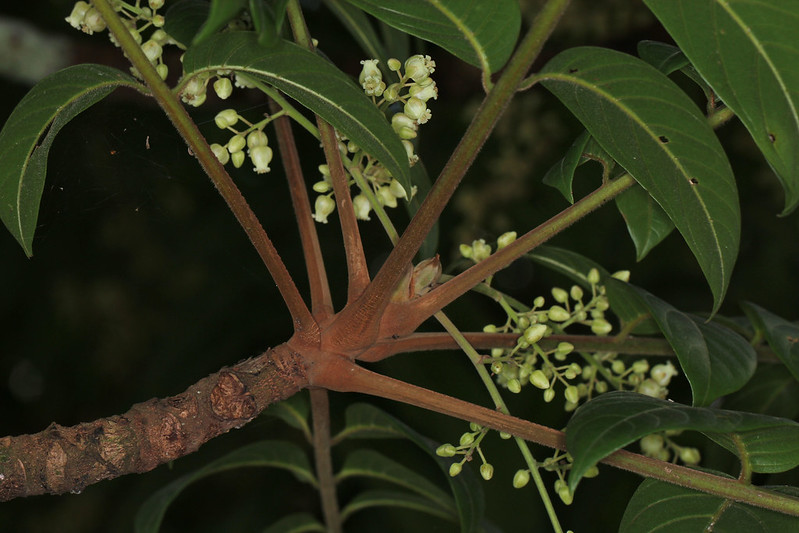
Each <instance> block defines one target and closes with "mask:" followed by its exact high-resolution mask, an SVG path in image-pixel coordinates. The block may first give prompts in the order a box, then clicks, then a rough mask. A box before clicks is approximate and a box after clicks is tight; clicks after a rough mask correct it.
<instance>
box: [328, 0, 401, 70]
mask: <svg viewBox="0 0 799 533" xmlns="http://www.w3.org/2000/svg"><path fill="white" fill-rule="evenodd" d="M325 5H326V6H327V8H328V9H329V10H330V11H332V12H333V14H334V15H335V16H336V18H337V19H338V20H339V22H341V24H342V25H343V26H344V27H345V28H347V31H349V32H350V35H352V36H353V37H354V38H355V40H356V41H357V42H358V45H359V46H360V47H361V50H363V51H364V53H365V54H366V56H367V58H369V59H379V60H380V68H381V70H383V75H384V76H388V74H389V72H390V71H389V70H388V68H387V67H386V61H387V60H388V55H386V51H385V48H384V47H383V43H382V42H381V41H380V38H379V37H378V36H377V32H376V31H375V29H374V27H372V22H371V21H370V20H369V17H367V16H366V15H365V14H364V12H363V11H362V10H360V9H358V8H357V7H355V6H353V5H351V4H349V3H347V2H346V1H345V0H325Z"/></svg>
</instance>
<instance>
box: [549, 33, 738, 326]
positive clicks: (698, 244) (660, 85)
mask: <svg viewBox="0 0 799 533" xmlns="http://www.w3.org/2000/svg"><path fill="white" fill-rule="evenodd" d="M541 77H542V83H543V84H544V85H545V86H546V87H547V89H549V90H550V91H552V92H553V93H554V94H555V96H557V97H558V98H559V99H560V100H561V101H562V102H563V103H564V104H565V105H566V107H568V108H569V110H571V112H572V113H574V115H575V116H576V117H577V118H578V119H579V120H580V122H582V123H583V124H584V125H585V127H586V128H587V129H588V131H589V132H591V135H592V136H594V138H596V140H597V142H599V144H600V145H602V147H603V148H604V149H605V150H606V151H607V152H608V153H609V154H610V155H611V157H613V159H615V160H616V161H617V162H618V163H619V164H621V165H622V166H623V167H624V168H625V169H626V170H627V171H628V172H629V173H630V174H631V175H632V176H633V177H634V178H635V179H636V181H638V183H640V184H641V185H642V186H643V187H644V189H646V190H647V192H649V194H650V195H651V196H652V197H653V198H654V199H655V201H657V202H658V204H660V206H661V207H662V208H663V209H664V211H665V212H666V213H667V214H668V215H669V217H670V218H671V220H672V221H673V222H674V224H675V225H676V226H677V229H679V231H680V233H681V234H682V236H683V238H684V239H685V241H686V242H687V243H688V246H689V247H690V248H691V251H692V252H693V254H694V256H695V257H696V258H697V261H698V262H699V265H700V266H701V268H702V271H703V272H704V274H705V277H706V278H707V281H708V283H709V284H710V288H711V290H712V292H713V297H714V306H713V311H714V312H715V311H716V310H718V307H719V306H720V305H721V301H722V300H723V298H724V294H725V292H726V290H727V286H728V284H729V280H730V276H731V274H732V267H733V264H734V262H735V258H736V256H737V254H738V244H739V233H740V218H741V216H740V211H739V208H738V194H737V190H736V186H735V180H734V179H733V175H732V170H731V169H730V164H729V162H728V161H727V158H726V156H725V154H724V151H723V150H722V148H721V144H720V143H719V141H718V139H717V138H716V136H715V134H714V133H713V130H712V129H711V128H710V126H709V125H708V124H707V122H706V120H705V118H704V117H703V116H702V114H701V113H700V112H699V109H698V108H697V107H696V105H695V104H694V103H693V102H692V101H691V100H690V98H688V96H686V95H685V93H683V92H682V91H681V90H680V89H679V87H677V86H676V85H675V84H674V83H673V82H672V81H671V80H670V79H669V78H668V77H666V75H664V74H662V73H661V72H659V71H657V70H656V69H655V68H653V67H651V66H650V65H648V64H647V63H645V62H644V61H642V60H640V59H638V58H635V57H633V56H629V55H627V54H623V53H620V52H615V51H613V50H607V49H603V48H590V47H582V48H572V49H569V50H566V51H565V52H562V53H560V54H558V55H557V56H556V57H555V58H553V59H552V60H551V61H550V62H549V63H548V64H547V65H546V67H544V69H543V70H542V72H541Z"/></svg>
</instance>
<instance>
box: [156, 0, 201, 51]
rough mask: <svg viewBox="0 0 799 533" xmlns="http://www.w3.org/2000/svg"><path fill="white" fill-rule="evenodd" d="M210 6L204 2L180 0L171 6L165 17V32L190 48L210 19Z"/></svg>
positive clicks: (199, 0)
mask: <svg viewBox="0 0 799 533" xmlns="http://www.w3.org/2000/svg"><path fill="white" fill-rule="evenodd" d="M208 9H209V4H208V2H206V1H204V0H178V1H177V2H175V3H174V4H169V7H168V8H167V10H166V14H165V15H164V31H165V32H167V33H168V34H169V36H170V37H172V38H173V39H175V40H176V41H177V42H179V43H181V44H182V45H184V46H188V45H189V44H190V43H191V42H192V40H193V39H194V36H195V35H197V32H198V31H200V27H201V26H202V25H203V23H204V22H205V21H206V19H207V18H208Z"/></svg>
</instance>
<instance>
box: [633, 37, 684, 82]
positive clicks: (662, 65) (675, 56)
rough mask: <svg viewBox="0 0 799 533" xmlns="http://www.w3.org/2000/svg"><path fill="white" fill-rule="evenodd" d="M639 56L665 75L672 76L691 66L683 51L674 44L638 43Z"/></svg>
mask: <svg viewBox="0 0 799 533" xmlns="http://www.w3.org/2000/svg"><path fill="white" fill-rule="evenodd" d="M638 56H639V57H640V58H641V59H643V60H644V61H646V62H647V63H649V64H650V65H652V66H653V67H655V68H656V69H658V70H659V71H660V72H662V73H663V74H671V73H672V72H674V71H676V70H680V69H681V68H683V67H687V66H688V65H690V64H691V63H690V62H689V61H688V58H687V57H685V54H683V53H682V50H680V49H679V48H677V47H676V46H674V45H673V44H666V43H661V42H658V41H641V42H640V43H638Z"/></svg>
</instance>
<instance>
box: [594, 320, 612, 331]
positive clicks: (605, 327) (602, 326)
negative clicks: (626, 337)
mask: <svg viewBox="0 0 799 533" xmlns="http://www.w3.org/2000/svg"><path fill="white" fill-rule="evenodd" d="M612 329H613V326H612V325H611V324H610V322H608V321H607V320H605V319H604V318H595V319H594V321H593V322H592V323H591V331H592V332H594V334H596V335H607V334H608V333H610V332H611V330H612Z"/></svg>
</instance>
